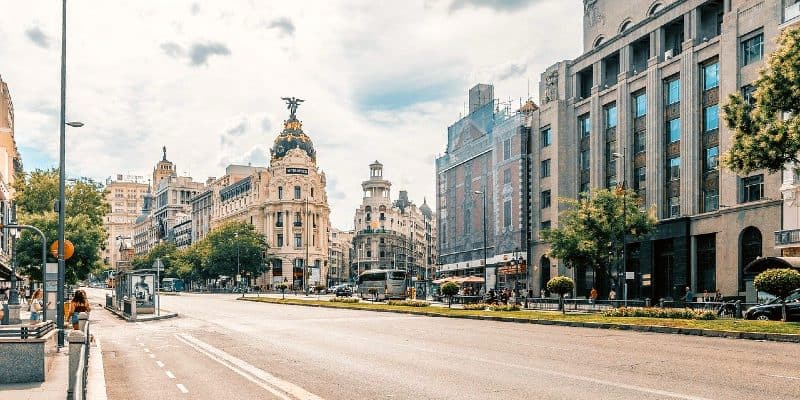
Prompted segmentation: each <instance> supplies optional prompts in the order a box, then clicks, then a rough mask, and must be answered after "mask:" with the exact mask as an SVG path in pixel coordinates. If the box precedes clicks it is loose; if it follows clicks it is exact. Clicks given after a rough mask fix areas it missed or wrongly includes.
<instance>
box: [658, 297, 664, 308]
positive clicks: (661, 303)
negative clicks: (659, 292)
mask: <svg viewBox="0 0 800 400" xmlns="http://www.w3.org/2000/svg"><path fill="white" fill-rule="evenodd" d="M658 306H659V307H661V308H664V298H663V297H662V298H660V299H658Z"/></svg>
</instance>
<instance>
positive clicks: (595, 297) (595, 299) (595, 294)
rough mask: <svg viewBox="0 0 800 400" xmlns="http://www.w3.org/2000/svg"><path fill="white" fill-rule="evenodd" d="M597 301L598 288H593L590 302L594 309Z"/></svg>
mask: <svg viewBox="0 0 800 400" xmlns="http://www.w3.org/2000/svg"><path fill="white" fill-rule="evenodd" d="M596 301H597V289H595V288H592V290H591V291H590V292H589V304H591V305H592V309H594V303H595V302H596Z"/></svg>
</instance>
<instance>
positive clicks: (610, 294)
mask: <svg viewBox="0 0 800 400" xmlns="http://www.w3.org/2000/svg"><path fill="white" fill-rule="evenodd" d="M608 299H609V300H611V301H612V302H613V301H614V300H616V299H617V292H616V291H614V289H611V290H610V291H609V292H608Z"/></svg>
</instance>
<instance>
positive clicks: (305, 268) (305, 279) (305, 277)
mask: <svg viewBox="0 0 800 400" xmlns="http://www.w3.org/2000/svg"><path fill="white" fill-rule="evenodd" d="M309 219H311V218H310V216H309V215H308V197H306V220H305V224H306V240H305V242H306V243H305V245H306V259H305V261H304V262H303V292H305V294H306V296H308V279H309V277H308V275H307V274H308V225H309V223H308V220H309Z"/></svg>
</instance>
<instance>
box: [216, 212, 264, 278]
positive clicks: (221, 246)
mask: <svg viewBox="0 0 800 400" xmlns="http://www.w3.org/2000/svg"><path fill="white" fill-rule="evenodd" d="M203 241H205V242H207V245H208V246H209V252H208V259H207V260H208V265H209V266H210V269H211V271H212V272H213V273H214V274H216V275H227V276H233V275H235V274H236V271H237V266H238V267H239V269H240V271H241V272H242V273H243V274H245V273H246V274H247V275H250V276H252V277H257V276H259V275H261V274H262V273H264V272H265V271H266V269H267V268H266V265H265V259H264V255H265V253H266V251H267V249H268V246H267V241H266V239H265V238H264V235H262V234H261V233H259V232H256V230H255V227H254V226H253V225H251V224H248V223H245V222H241V221H231V222H227V223H225V224H223V225H221V226H219V227H217V228H216V229H214V230H212V231H211V232H209V234H208V236H206V238H205V239H203Z"/></svg>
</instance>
